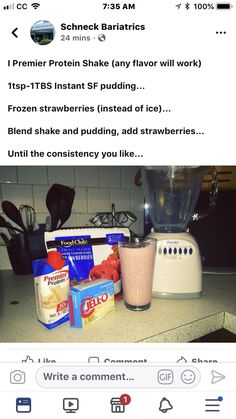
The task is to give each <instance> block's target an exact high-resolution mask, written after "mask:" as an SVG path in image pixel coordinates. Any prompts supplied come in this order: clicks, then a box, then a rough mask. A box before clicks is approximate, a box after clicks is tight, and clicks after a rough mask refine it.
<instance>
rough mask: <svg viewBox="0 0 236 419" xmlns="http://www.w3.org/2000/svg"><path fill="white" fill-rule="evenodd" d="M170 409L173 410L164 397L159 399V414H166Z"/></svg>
mask: <svg viewBox="0 0 236 419" xmlns="http://www.w3.org/2000/svg"><path fill="white" fill-rule="evenodd" d="M171 409H173V406H172V404H171V403H170V401H169V400H168V399H167V398H166V397H163V399H161V402H160V407H159V410H160V412H162V413H166V412H168V410H171Z"/></svg>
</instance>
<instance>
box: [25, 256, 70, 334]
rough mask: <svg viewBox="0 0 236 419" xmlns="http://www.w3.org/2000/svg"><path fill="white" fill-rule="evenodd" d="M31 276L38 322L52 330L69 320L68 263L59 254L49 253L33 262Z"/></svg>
mask: <svg viewBox="0 0 236 419" xmlns="http://www.w3.org/2000/svg"><path fill="white" fill-rule="evenodd" d="M33 275H34V288H35V297H36V310H37V316H38V320H39V322H41V323H42V324H43V325H44V326H46V327H47V328H48V329H52V328H53V327H56V326H58V325H59V324H61V323H64V322H65V321H67V320H69V310H68V300H67V295H68V292H69V290H70V277H69V262H68V261H67V260H65V259H62V256H61V253H60V252H54V251H52V252H49V253H48V258H47V259H40V260H35V261H33Z"/></svg>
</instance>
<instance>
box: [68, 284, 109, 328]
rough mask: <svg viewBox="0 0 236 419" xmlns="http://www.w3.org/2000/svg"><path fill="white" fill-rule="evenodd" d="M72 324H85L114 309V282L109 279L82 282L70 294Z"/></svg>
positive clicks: (74, 325)
mask: <svg viewBox="0 0 236 419" xmlns="http://www.w3.org/2000/svg"><path fill="white" fill-rule="evenodd" d="M68 303H69V314H70V325H71V327H79V328H83V327H84V326H86V325H88V324H90V323H92V322H94V321H95V320H99V319H102V318H103V317H104V316H106V315H107V314H108V313H111V312H113V311H114V283H113V281H111V280H107V279H98V280H96V281H88V282H82V283H80V284H78V285H75V286H73V287H71V290H70V293H69V294H68Z"/></svg>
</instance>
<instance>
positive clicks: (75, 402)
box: [63, 397, 79, 413]
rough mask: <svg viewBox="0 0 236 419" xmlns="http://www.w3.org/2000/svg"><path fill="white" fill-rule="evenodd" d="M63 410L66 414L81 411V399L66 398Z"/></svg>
mask: <svg viewBox="0 0 236 419" xmlns="http://www.w3.org/2000/svg"><path fill="white" fill-rule="evenodd" d="M63 410H65V411H66V413H75V412H77V410H79V399H77V398H71V397H70V398H65V399H63Z"/></svg>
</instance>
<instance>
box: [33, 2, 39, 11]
mask: <svg viewBox="0 0 236 419" xmlns="http://www.w3.org/2000/svg"><path fill="white" fill-rule="evenodd" d="M31 6H32V7H33V8H34V9H35V10H36V9H37V8H38V7H39V6H40V4H39V3H32V4H31Z"/></svg>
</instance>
